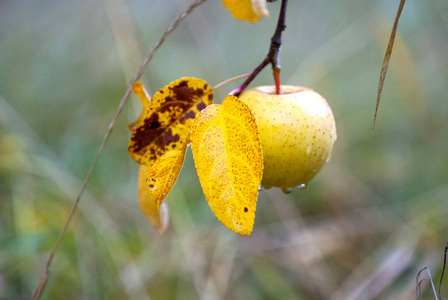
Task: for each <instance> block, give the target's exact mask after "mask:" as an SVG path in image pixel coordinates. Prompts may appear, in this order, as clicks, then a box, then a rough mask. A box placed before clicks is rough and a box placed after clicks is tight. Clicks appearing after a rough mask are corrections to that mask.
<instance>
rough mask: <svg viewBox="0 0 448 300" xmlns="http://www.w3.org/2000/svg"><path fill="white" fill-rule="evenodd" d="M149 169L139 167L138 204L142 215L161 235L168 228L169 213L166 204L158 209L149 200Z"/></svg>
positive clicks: (150, 199)
mask: <svg viewBox="0 0 448 300" xmlns="http://www.w3.org/2000/svg"><path fill="white" fill-rule="evenodd" d="M148 171H149V168H148V167H146V166H144V165H140V169H139V171H138V184H137V185H138V204H139V205H140V209H141V210H142V211H143V214H144V215H145V216H146V218H148V220H149V221H150V222H151V224H152V225H154V227H156V228H157V230H158V231H159V233H160V234H161V235H162V234H164V233H165V231H166V229H167V227H168V221H169V212H168V206H167V205H166V203H162V205H160V207H158V205H157V204H156V203H155V202H154V200H153V199H152V198H151V193H150V189H149V188H148V184H147V179H146V178H147V174H148Z"/></svg>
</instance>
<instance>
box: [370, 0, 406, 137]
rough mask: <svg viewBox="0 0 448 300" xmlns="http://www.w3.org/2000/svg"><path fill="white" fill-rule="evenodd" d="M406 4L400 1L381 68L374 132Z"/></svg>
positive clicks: (402, 0)
mask: <svg viewBox="0 0 448 300" xmlns="http://www.w3.org/2000/svg"><path fill="white" fill-rule="evenodd" d="M405 2H406V0H401V1H400V6H399V7H398V12H397V16H396V17H395V22H394V27H393V28H392V32H391V33H390V38H389V44H388V45H387V50H386V54H385V55H384V60H383V66H382V67H381V73H380V82H379V85H378V95H377V97H376V107H375V115H374V117H373V126H372V132H373V130H374V129H375V123H376V117H377V114H378V107H379V105H380V99H381V93H382V92H383V84H384V80H385V79H386V73H387V67H388V66H389V61H390V56H391V55H392V49H393V47H394V41H395V35H396V33H397V28H398V20H399V19H400V16H401V12H402V11H403V7H404V3H405Z"/></svg>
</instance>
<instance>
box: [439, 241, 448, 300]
mask: <svg viewBox="0 0 448 300" xmlns="http://www.w3.org/2000/svg"><path fill="white" fill-rule="evenodd" d="M447 251H448V242H447V243H446V245H445V254H444V255H443V268H442V275H440V282H439V299H442V294H441V292H440V289H441V288H442V280H443V275H444V274H445V267H446V252H447Z"/></svg>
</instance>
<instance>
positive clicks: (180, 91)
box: [128, 78, 213, 167]
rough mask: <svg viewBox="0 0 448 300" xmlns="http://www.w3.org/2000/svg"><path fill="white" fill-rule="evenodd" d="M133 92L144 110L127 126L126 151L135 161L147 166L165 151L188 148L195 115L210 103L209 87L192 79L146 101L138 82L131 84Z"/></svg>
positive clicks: (158, 93)
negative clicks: (129, 135)
mask: <svg viewBox="0 0 448 300" xmlns="http://www.w3.org/2000/svg"><path fill="white" fill-rule="evenodd" d="M134 91H135V92H136V93H137V95H138V96H139V97H140V99H141V101H142V103H143V109H144V111H143V113H142V115H141V116H140V118H139V119H138V120H137V121H136V122H134V123H132V124H131V125H129V126H128V128H129V129H130V130H131V131H132V132H133V134H132V136H131V139H130V140H129V144H128V150H129V154H130V155H131V157H132V158H133V159H134V160H135V161H137V162H138V163H140V164H143V165H146V166H148V167H151V166H152V165H153V164H154V163H155V161H156V160H157V158H159V157H161V156H162V155H163V154H164V153H166V152H167V151H170V150H175V149H181V148H182V147H184V146H186V145H188V144H189V143H190V127H191V123H192V122H193V120H194V118H195V117H196V114H197V113H198V112H200V111H201V110H202V109H204V108H205V107H206V106H208V105H210V104H211V103H212V102H213V90H212V88H211V87H210V86H209V85H208V84H207V83H206V82H205V81H203V80H201V79H196V78H182V79H180V80H177V81H174V82H171V83H170V84H169V85H168V86H166V87H164V88H163V89H161V90H159V91H158V92H157V93H156V94H155V95H154V97H153V98H152V99H151V100H150V101H148V97H147V94H146V93H145V92H144V89H143V86H142V85H141V83H136V84H135V85H134Z"/></svg>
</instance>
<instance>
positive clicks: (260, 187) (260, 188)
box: [258, 184, 264, 192]
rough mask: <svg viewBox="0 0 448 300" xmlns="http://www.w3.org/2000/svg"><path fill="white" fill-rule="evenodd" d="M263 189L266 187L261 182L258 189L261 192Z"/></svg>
mask: <svg viewBox="0 0 448 300" xmlns="http://www.w3.org/2000/svg"><path fill="white" fill-rule="evenodd" d="M263 190H264V187H263V186H262V185H261V184H260V185H259V186H258V191H259V192H261V191H263Z"/></svg>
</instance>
